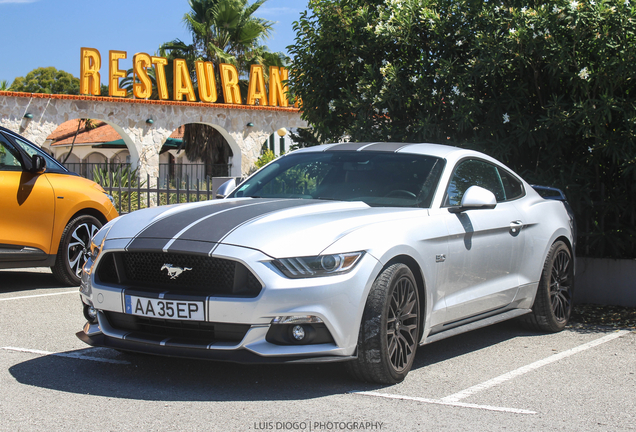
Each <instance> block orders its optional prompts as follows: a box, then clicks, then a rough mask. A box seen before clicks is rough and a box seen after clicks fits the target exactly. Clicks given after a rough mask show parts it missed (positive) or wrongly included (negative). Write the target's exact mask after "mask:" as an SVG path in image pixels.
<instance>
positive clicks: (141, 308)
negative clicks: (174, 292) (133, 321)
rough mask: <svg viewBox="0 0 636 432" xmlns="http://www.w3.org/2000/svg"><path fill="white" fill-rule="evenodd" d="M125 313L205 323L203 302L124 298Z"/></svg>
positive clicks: (128, 296) (129, 296) (135, 297)
mask: <svg viewBox="0 0 636 432" xmlns="http://www.w3.org/2000/svg"><path fill="white" fill-rule="evenodd" d="M126 313H127V314H131V315H139V316H145V317H151V318H165V319H176V320H192V321H205V312H204V309H203V302H199V301H186V300H164V299H154V298H146V297H137V296H132V295H127V296H126Z"/></svg>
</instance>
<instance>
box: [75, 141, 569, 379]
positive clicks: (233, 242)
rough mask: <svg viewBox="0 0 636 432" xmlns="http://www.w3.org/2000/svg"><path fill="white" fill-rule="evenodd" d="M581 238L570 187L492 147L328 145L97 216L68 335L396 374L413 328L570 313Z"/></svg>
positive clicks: (544, 324) (423, 340)
mask: <svg viewBox="0 0 636 432" xmlns="http://www.w3.org/2000/svg"><path fill="white" fill-rule="evenodd" d="M538 190H539V189H538ZM546 190H547V191H548V192H547V194H548V195H550V193H551V192H550V190H549V189H546ZM546 190H543V189H541V190H540V191H541V192H542V194H543V195H545V194H546ZM554 192H555V193H553V195H554V194H556V192H558V190H554ZM557 195H558V194H557ZM574 242H575V233H574V220H573V218H572V216H571V214H570V212H569V207H568V206H567V203H566V202H564V200H558V199H545V198H543V197H542V195H540V194H539V193H538V192H537V191H536V190H535V189H533V187H532V186H530V185H529V184H528V183H526V182H525V181H523V180H522V179H521V178H519V177H518V176H517V175H516V174H515V173H513V172H512V171H511V170H510V169H508V168H506V167H505V166H504V165H502V164H501V163H499V162H498V161H496V160H494V159H493V158H491V157H488V156H486V155H484V154H481V153H478V152H474V151H470V150H464V149H460V148H455V147H449V146H443V145H436V144H404V143H339V144H330V145H322V146H318V147H312V148H307V149H303V150H299V151H295V152H292V153H289V154H287V155H285V156H283V157H280V158H278V159H276V160H275V161H273V162H271V163H270V164H269V165H267V166H265V167H264V168H262V169H261V170H259V171H258V172H256V173H255V174H254V175H252V176H251V177H249V178H247V179H246V180H245V181H243V182H242V183H241V184H239V185H238V186H237V187H235V188H234V189H233V191H232V192H231V193H230V194H229V195H228V196H227V197H226V198H225V199H223V200H215V201H207V202H199V203H193V204H184V205H174V206H164V207H155V208H150V209H146V210H140V211H136V212H134V213H131V214H128V215H126V216H122V217H120V218H118V219H115V220H113V221H111V222H110V223H108V224H106V225H105V226H104V227H103V228H102V229H101V231H99V233H98V234H97V235H96V236H95V237H94V239H93V242H92V246H91V255H90V258H89V259H88V261H87V263H86V266H85V267H84V273H83V277H82V283H81V287H80V291H81V296H82V300H83V302H84V315H85V316H86V318H87V320H88V322H87V323H86V325H85V326H84V329H83V331H80V332H79V333H77V335H78V337H79V338H80V339H81V340H83V341H84V342H86V343H88V344H90V345H94V346H105V347H111V348H115V349H118V350H121V351H131V352H142V353H152V354H161V355H169V356H181V357H190V358H206V359H217V360H229V361H236V362H324V361H346V362H347V364H346V365H347V368H348V369H349V370H350V372H351V373H352V374H353V375H354V376H355V377H356V378H358V379H361V380H366V381H370V382H377V383H395V382H399V381H401V380H403V379H404V377H405V376H406V374H407V373H408V372H409V370H410V369H411V366H412V364H413V359H414V356H415V353H416V350H417V348H418V346H420V345H424V344H428V343H431V342H434V341H437V340H439V339H442V338H446V337H449V336H453V335H455V334H458V333H461V332H465V331H469V330H473V329H476V328H479V327H483V326H486V325H490V324H493V323H497V322H500V321H504V320H507V319H511V318H515V317H521V318H520V320H521V321H522V322H524V323H525V324H526V325H527V326H531V327H533V328H536V329H538V330H542V331H549V332H555V331H559V330H561V329H563V327H564V326H565V325H566V324H567V322H568V319H569V317H570V312H571V310H572V289H573V279H574V274H573V273H574Z"/></svg>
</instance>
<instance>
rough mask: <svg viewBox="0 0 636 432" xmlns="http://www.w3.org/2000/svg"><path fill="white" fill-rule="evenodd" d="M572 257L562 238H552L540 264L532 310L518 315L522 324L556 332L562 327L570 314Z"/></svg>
mask: <svg viewBox="0 0 636 432" xmlns="http://www.w3.org/2000/svg"><path fill="white" fill-rule="evenodd" d="M573 289H574V260H573V259H572V254H571V252H570V249H569V248H568V247H567V246H566V244H565V243H564V242H562V241H560V240H559V241H557V242H555V243H554V244H553V245H552V247H551V248H550V251H549V252H548V256H547V258H546V260H545V264H544V266H543V272H542V273H541V279H540V280H539V288H538V289H537V295H536V297H535V299H534V305H533V306H532V313H530V314H528V315H524V316H523V317H521V319H522V321H521V322H522V323H523V324H524V326H525V327H527V328H530V329H532V330H539V331H543V332H549V333H556V332H560V331H561V330H563V329H564V328H565V326H566V325H567V323H568V321H569V320H570V315H571V314H572V304H573V303H572V294H573Z"/></svg>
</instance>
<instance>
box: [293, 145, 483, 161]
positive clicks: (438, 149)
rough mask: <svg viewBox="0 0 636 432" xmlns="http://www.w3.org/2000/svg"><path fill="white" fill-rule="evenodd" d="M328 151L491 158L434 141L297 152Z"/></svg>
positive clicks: (308, 148) (340, 146)
mask: <svg viewBox="0 0 636 432" xmlns="http://www.w3.org/2000/svg"><path fill="white" fill-rule="evenodd" d="M326 151H329V152H331V151H361V152H366V151H384V152H394V153H412V154H425V155H431V156H437V157H439V158H443V159H460V158H463V157H466V156H479V157H482V158H487V159H490V158H489V157H488V156H486V155H485V154H483V153H479V152H476V151H473V150H467V149H462V148H459V147H454V146H449V145H443V144H432V143H399V142H363V143H358V142H355V143H352V142H344V143H333V144H323V145H319V146H313V147H306V148H303V149H300V150H297V151H296V152H326Z"/></svg>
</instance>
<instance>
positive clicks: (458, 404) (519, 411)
mask: <svg viewBox="0 0 636 432" xmlns="http://www.w3.org/2000/svg"><path fill="white" fill-rule="evenodd" d="M351 393H352V394H357V395H362V396H375V397H381V398H387V399H400V400H411V401H415V402H423V403H427V404H433V405H447V406H454V407H461V408H475V409H481V410H486V411H499V412H507V413H513V414H536V411H529V410H524V409H518V408H504V407H496V406H491V405H477V404H469V403H463V402H446V401H444V400H440V399H426V398H421V397H412V396H401V395H393V394H388V393H378V392H372V391H366V392H365V391H354V392H351Z"/></svg>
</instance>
